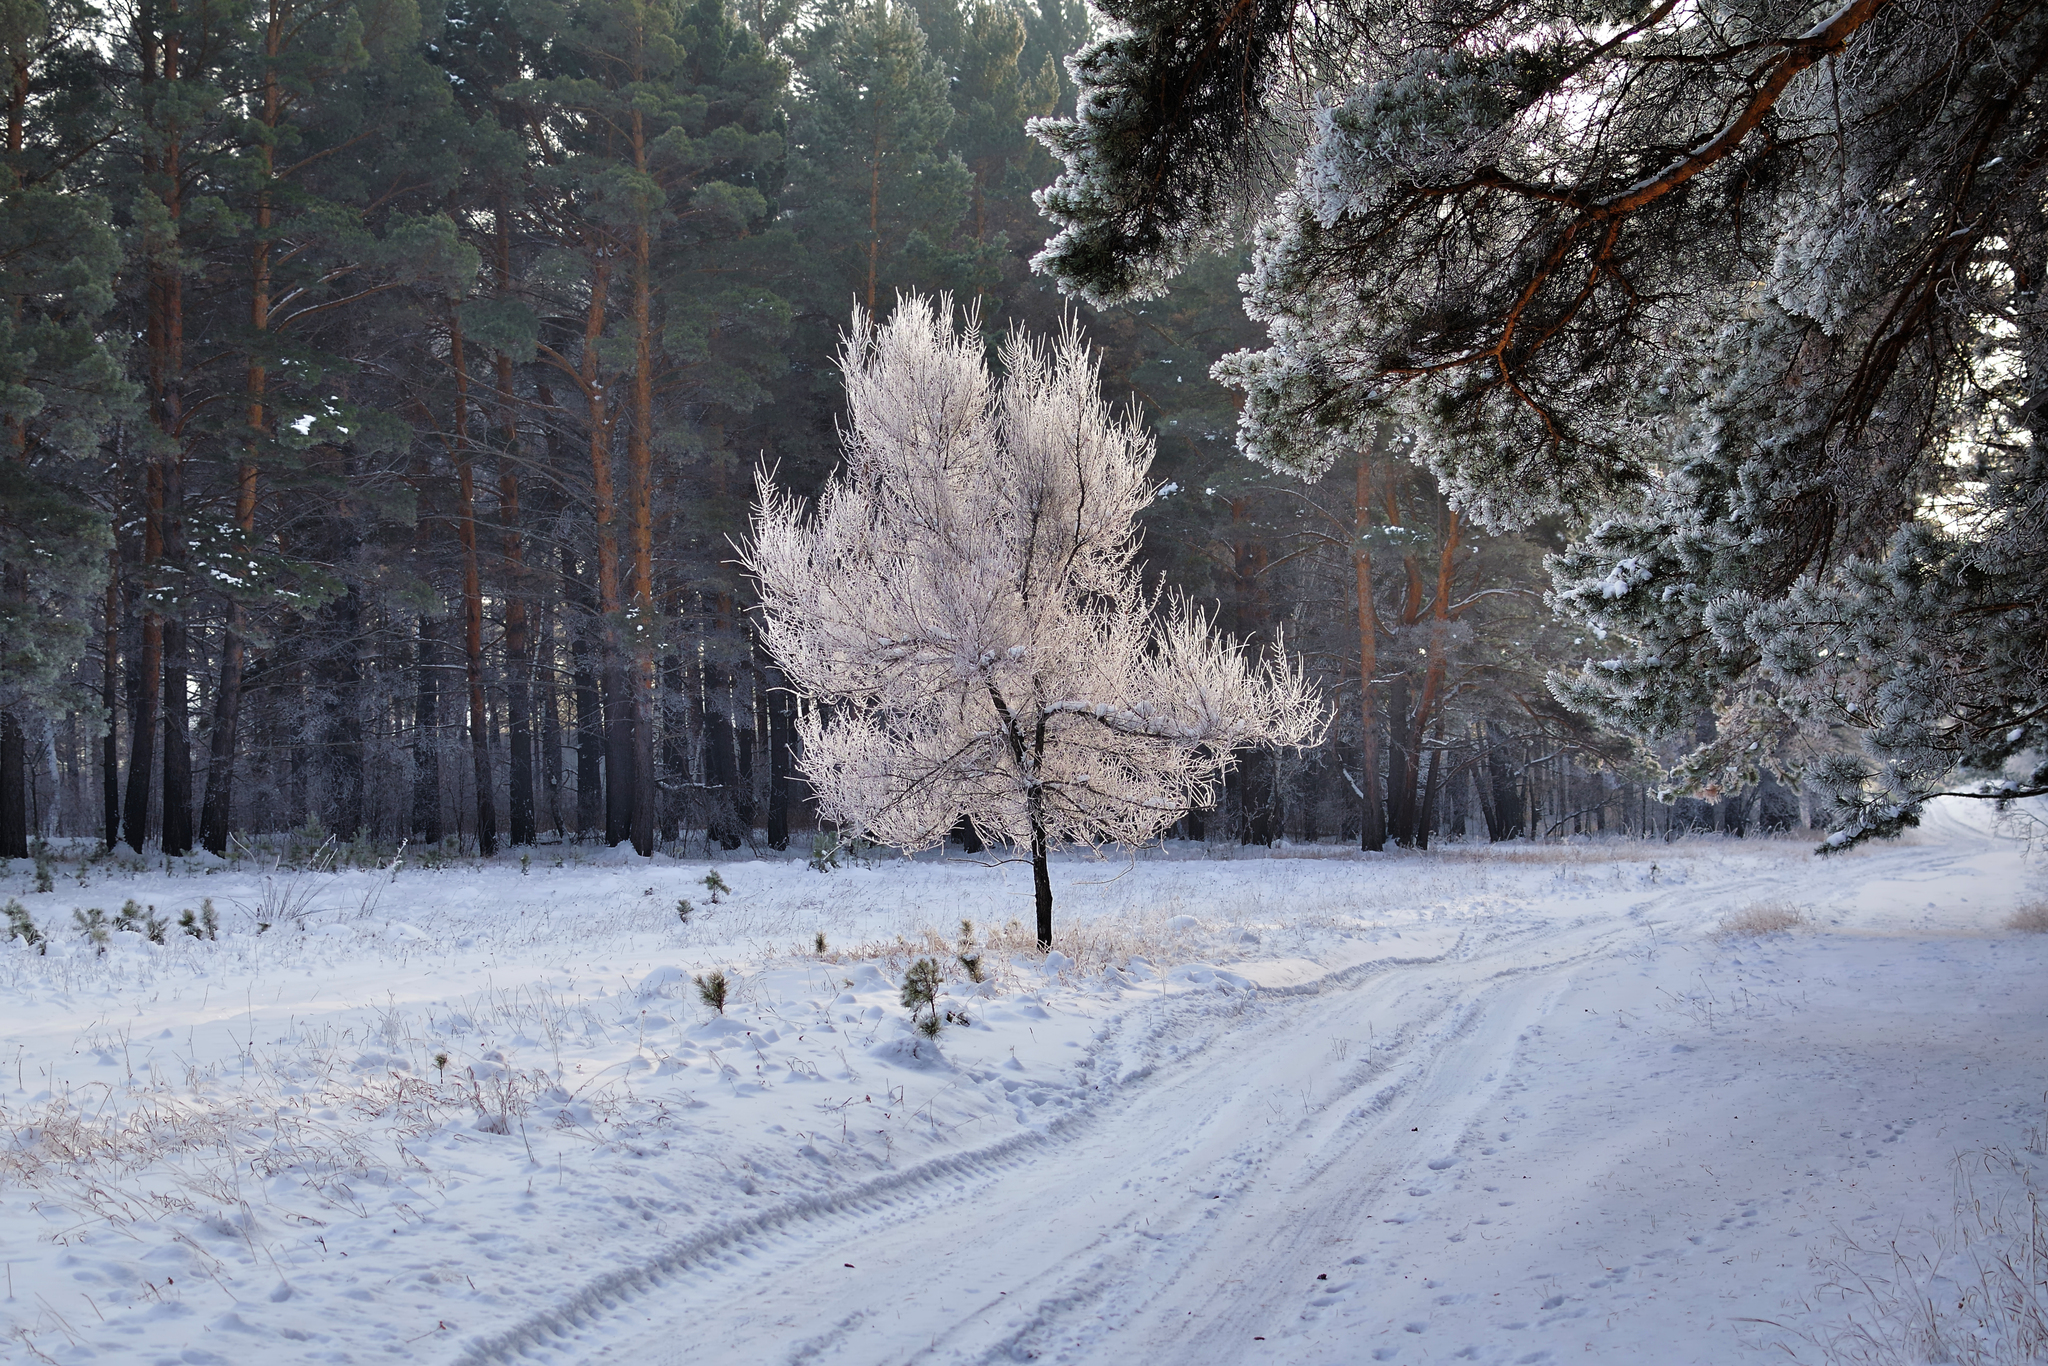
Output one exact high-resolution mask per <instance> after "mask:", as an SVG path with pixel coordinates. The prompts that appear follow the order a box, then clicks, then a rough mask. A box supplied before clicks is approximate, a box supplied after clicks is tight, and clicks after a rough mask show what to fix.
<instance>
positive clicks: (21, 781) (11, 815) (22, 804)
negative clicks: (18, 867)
mask: <svg viewBox="0 0 2048 1366" xmlns="http://www.w3.org/2000/svg"><path fill="white" fill-rule="evenodd" d="M27 857H28V737H27V736H25V735H24V734H23V733H22V728H21V722H20V721H18V720H16V719H15V716H14V713H13V712H11V711H0V858H27Z"/></svg>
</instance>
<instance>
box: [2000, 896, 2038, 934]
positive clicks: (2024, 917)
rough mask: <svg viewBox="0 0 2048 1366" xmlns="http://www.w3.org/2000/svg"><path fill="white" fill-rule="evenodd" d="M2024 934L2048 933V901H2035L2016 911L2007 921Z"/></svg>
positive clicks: (2009, 927)
mask: <svg viewBox="0 0 2048 1366" xmlns="http://www.w3.org/2000/svg"><path fill="white" fill-rule="evenodd" d="M2005 927H2006V928H2007V929H2008V930H2018V931H2020V932H2021V933H2022V934H2048V901H2035V902H2032V903H2030V904H2028V905H2025V906H2022V907H2020V908H2019V909H2018V910H2016V911H2014V912H2013V913H2012V914H2011V915H2010V916H2009V917H2007V919H2006V922H2005Z"/></svg>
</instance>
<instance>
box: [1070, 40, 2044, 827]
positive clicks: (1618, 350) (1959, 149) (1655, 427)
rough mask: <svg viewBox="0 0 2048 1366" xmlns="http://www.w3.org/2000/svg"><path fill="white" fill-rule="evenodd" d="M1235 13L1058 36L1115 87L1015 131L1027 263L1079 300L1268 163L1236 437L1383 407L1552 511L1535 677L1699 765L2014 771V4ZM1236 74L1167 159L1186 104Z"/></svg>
mask: <svg viewBox="0 0 2048 1366" xmlns="http://www.w3.org/2000/svg"><path fill="white" fill-rule="evenodd" d="M1118 2H1119V3H1120V4H1127V5H1131V6H1134V8H1133V9H1132V14H1131V17H1129V18H1127V20H1126V22H1129V23H1134V24H1142V23H1144V22H1146V21H1147V20H1148V18H1149V17H1150V15H1151V11H1150V10H1149V9H1147V8H1145V7H1144V6H1143V5H1141V4H1138V0H1118ZM1269 10H1270V7H1267V6H1264V5H1255V6H1252V7H1249V8H1245V7H1238V8H1233V9H1230V10H1228V11H1227V12H1226V13H1219V14H1217V15H1215V16H1214V17H1213V22H1214V23H1215V24H1216V25H1217V26H1219V27H1218V31H1219V32H1221V31H1224V30H1227V29H1229V28H1230V27H1231V26H1232V25H1239V26H1241V27H1243V28H1244V31H1245V34H1246V43H1245V44H1243V45H1242V46H1243V47H1244V50H1245V51H1247V52H1252V51H1254V46H1253V45H1251V44H1250V41H1249V40H1250V39H1251V38H1253V37H1256V38H1258V39H1259V45H1257V46H1256V52H1257V54H1259V56H1258V61H1257V62H1256V63H1254V64H1251V65H1248V66H1246V67H1245V68H1244V69H1239V70H1233V71H1230V72H1227V73H1222V74H1212V67H1213V65H1214V64H1213V63H1210V62H1208V60H1207V59H1206V58H1205V57H1203V56H1202V55H1201V49H1200V48H1198V47H1189V46H1187V45H1185V44H1183V45H1182V46H1181V47H1172V46H1170V45H1163V44H1165V40H1166V39H1167V38H1169V37H1171V36H1172V35H1173V34H1175V33H1178V32H1180V28H1179V27H1176V26H1175V25H1174V24H1172V23H1170V22H1168V21H1165V20H1160V21H1159V22H1158V23H1157V25H1156V26H1155V28H1154V29H1152V30H1149V31H1143V32H1136V31H1134V32H1132V33H1130V34H1127V35H1124V36H1123V37H1122V38H1121V39H1120V46H1118V47H1116V48H1115V49H1114V50H1113V51H1112V50H1109V49H1104V51H1103V52H1102V53H1099V54H1097V57H1098V60H1097V61H1096V62H1095V63H1094V64H1093V65H1092V66H1091V67H1090V68H1089V69H1088V70H1087V71H1085V72H1083V73H1081V74H1082V75H1083V76H1084V77H1085V79H1084V80H1083V89H1082V98H1083V101H1084V107H1086V108H1089V109H1113V110H1116V111H1117V112H1118V118H1117V119H1116V120H1115V121H1114V122H1109V121H1105V120H1102V119H1098V120H1096V121H1095V122H1093V123H1091V122H1089V121H1086V120H1077V121H1074V122H1071V123H1068V124H1064V125H1060V126H1058V127H1056V128H1049V129H1048V131H1047V133H1046V135H1045V136H1046V141H1047V142H1048V144H1049V145H1051V146H1052V147H1053V148H1054V150H1055V151H1057V152H1059V153H1060V155H1061V156H1062V157H1063V159H1064V161H1065V163H1066V169H1065V171H1064V173H1063V175H1062V177H1061V181H1060V184H1059V185H1058V186H1056V187H1055V190H1054V191H1053V192H1048V195H1047V196H1046V198H1045V200H1044V203H1045V205H1046V207H1047V209H1048V211H1049V212H1051V213H1053V215H1054V216H1055V217H1056V218H1057V219H1059V220H1060V222H1061V225H1062V227H1061V236H1060V237H1059V238H1058V239H1057V243H1058V244H1059V246H1060V250H1059V251H1058V252H1056V253H1055V252H1049V253H1048V254H1047V256H1046V257H1044V258H1042V261H1041V265H1042V267H1043V268H1045V269H1048V270H1049V271H1051V272H1052V273H1053V274H1055V275H1056V276H1057V277H1058V278H1059V279H1060V281H1061V283H1062V285H1063V286H1065V287H1067V288H1070V289H1074V290H1077V291H1080V292H1083V293H1086V294H1088V295H1089V296H1090V297H1094V298H1098V299H1109V298H1115V297H1118V294H1119V289H1120V288H1121V287H1122V286H1124V285H1126V284H1128V283H1129V282H1134V281H1136V282H1145V281H1150V280H1152V278H1153V276H1154V275H1156V274H1157V273H1158V271H1159V270H1164V269H1170V268H1172V267H1173V266H1174V265H1175V264H1176V259H1177V258H1176V257H1175V256H1174V251H1175V250H1176V248H1175V247H1174V244H1176V243H1181V242H1185V241H1189V240H1194V234H1195V232H1196V229H1197V228H1198V227H1199V226H1200V225H1199V224H1193V225H1191V224H1187V223H1180V224H1178V225H1172V224H1170V223H1169V222H1167V221H1166V220H1171V219H1174V218H1176V217H1186V216H1187V215H1189V214H1191V213H1192V214H1196V215H1199V214H1201V213H1203V212H1209V213H1211V215H1212V219H1213V214H1214V212H1215V210H1214V209H1211V208H1210V207H1209V206H1218V205H1227V204H1230V203H1233V202H1235V201H1233V199H1232V196H1231V194H1230V193H1229V192H1228V190H1227V187H1226V188H1219V187H1217V186H1214V185H1212V184H1210V183H1209V182H1210V181H1211V180H1212V179H1214V178H1215V177H1216V176H1228V175H1231V174H1239V175H1240V181H1239V185H1238V187H1237V188H1238V192H1239V193H1249V192H1252V191H1255V190H1256V189H1257V188H1258V187H1257V186H1255V185H1252V184H1250V183H1249V182H1247V181H1244V180H1243V179H1242V175H1241V173H1240V172H1238V171H1236V170H1234V169H1233V168H1242V167H1247V166H1257V165H1260V164H1262V163H1261V156H1262V153H1263V155H1264V156H1265V157H1266V159H1268V160H1270V159H1272V158H1273V157H1275V156H1277V155H1278V154H1280V153H1282V152H1285V153H1287V154H1289V155H1292V156H1293V174H1292V176H1291V177H1290V178H1288V179H1287V181H1286V183H1284V184H1281V185H1279V186H1278V187H1277V188H1276V189H1274V190H1272V191H1271V192H1270V193H1269V194H1268V196H1267V198H1266V205H1267V208H1266V212H1265V215H1264V218H1263V221H1262V222H1261V224H1260V226H1259V227H1258V229H1257V232H1256V235H1255V238H1254V243H1253V246H1254V253H1253V264H1252V268H1251V270H1250V271H1249V273H1248V274H1247V275H1246V276H1245V277H1244V281H1243V284H1244V289H1245V293H1246V301H1247V305H1248V307H1249V308H1250V310H1251V312H1252V313H1253V314H1254V316H1256V317H1257V318H1259V319H1260V320H1261V321H1262V322H1263V323H1264V324H1265V326H1266V328H1267V330H1268V334H1269V344H1268V345H1267V346H1266V347H1265V348H1264V349H1261V350H1258V351H1255V352H1244V353H1240V354H1238V355H1234V356H1231V357H1228V358H1226V359H1225V360H1224V361H1223V362H1222V363H1221V365H1220V366H1219V367H1218V370H1217V373H1218V375H1219V376H1220V377H1221V378H1224V379H1226V380H1228V381H1230V382H1233V383H1235V384H1237V385H1239V386H1240V387H1242V388H1243V389H1244V390H1245V396H1246V397H1245V407H1244V410H1243V417H1242V425H1241V429H1240V436H1241V443H1242V446H1243V449H1244V451H1245V453H1246V454H1247V455H1249V456H1251V457H1252V458H1253V459H1256V460H1259V461H1261V462H1263V463H1266V464H1269V465H1272V466H1274V467H1276V468H1280V469H1283V470H1288V471H1292V472H1296V473H1300V474H1304V475H1308V476H1310V477H1314V476H1316V475H1317V474H1319V473H1320V472H1321V471H1323V470H1325V469H1327V468H1329V466H1330V465H1331V464H1332V463H1333V462H1334V461H1336V460H1338V459H1340V458H1342V457H1344V456H1347V455H1348V454H1350V453H1351V452H1354V451H1356V450H1357V449H1359V448H1361V447H1362V446H1364V445H1365V444H1367V443H1368V442H1369V441H1370V440H1371V439H1372V436H1373V433H1374V432H1375V431H1378V430H1381V429H1382V428H1383V427H1384V426H1385V425H1386V424H1390V423H1391V424H1393V425H1395V426H1398V427H1400V428H1403V429H1405V430H1407V431H1408V432H1409V433H1411V434H1412V435H1413V436H1414V438H1415V442H1416V446H1415V449H1416V450H1417V451H1418V452H1419V454H1420V456H1421V458H1423V459H1424V460H1426V461H1427V462H1428V464H1429V465H1430V467H1431V468H1432V469H1433V470H1434V471H1435V472H1436V473H1437V474H1438V476H1439V477H1440V478H1441V479H1442V480H1443V482H1444V485H1445V487H1446V489H1447V491H1448V492H1449V493H1450V495H1451V496H1452V498H1453V500H1454V501H1455V502H1457V503H1458V504H1459V505H1460V506H1462V507H1463V508H1464V509H1466V510H1467V511H1468V512H1470V513H1472V514H1474V515H1476V516H1477V517H1479V518H1480V519H1481V520H1483V521H1487V522H1489V523H1492V524H1495V525H1501V524H1510V525H1512V524H1526V523H1528V522H1529V521H1531V520H1533V519H1536V518H1539V517H1544V516H1562V518H1563V521H1564V525H1566V526H1568V527H1570V528H1572V530H1573V532H1574V539H1573V544H1572V545H1571V547H1570V548H1569V549H1568V550H1567V551H1566V553H1564V554H1563V555H1561V556H1560V557H1558V559H1557V560H1556V561H1555V562H1554V566H1553V568H1554V574H1555V585H1556V594H1555V601H1556V603H1557V604H1558V605H1559V606H1560V607H1562V608H1563V609H1564V610H1566V611H1567V612H1569V613H1572V614H1574V615H1576V616H1577V617H1579V618H1581V619H1583V620H1584V622H1585V623H1586V624H1587V626H1588V627H1589V628H1590V629H1591V633H1592V635H1593V636H1594V637H1595V638H1596V639H1598V640H1599V641H1601V642H1602V644H1603V645H1604V649H1603V650H1602V653H1603V654H1604V655H1605V656H1606V657H1605V658H1594V659H1590V660H1588V661H1587V662H1586V664H1585V665H1584V667H1583V668H1581V669H1579V670H1576V671H1574V672H1573V673H1572V674H1570V675H1569V676H1567V677H1561V678H1559V679H1557V680H1555V682H1554V687H1555V689H1556V691H1557V692H1558V693H1559V695H1560V696H1561V697H1563V698H1565V699H1566V700H1567V701H1569V702H1571V703H1572V704H1573V705H1574V706H1577V707H1579V708H1582V709H1584V710H1585V711H1587V712H1589V713H1592V714H1593V715H1595V716H1596V717H1598V718H1600V719H1602V720H1604V721H1606V722H1608V723H1609V724H1612V725H1616V726H1620V727H1623V728H1626V729H1629V730H1634V731H1637V732H1639V733H1644V734H1654V735H1672V734H1693V733H1696V732H1697V729H1698V727H1699V723H1700V720H1701V717H1702V716H1703V715H1704V714H1705V713H1706V712H1708V711H1710V710H1711V711H1713V712H1715V713H1717V714H1718V715H1719V717H1720V720H1721V723H1722V724H1721V726H1720V733H1719V734H1718V735H1717V736H1716V737H1715V738H1714V739H1713V740H1712V741H1711V742H1709V743H1708V744H1707V745H1706V746H1705V747H1703V748H1702V749H1700V750H1699V751H1697V752H1696V753H1694V754H1692V755H1690V756H1688V758H1687V759H1686V760H1685V761H1684V762H1683V763H1682V764H1681V765H1680V770H1681V776H1682V777H1683V778H1684V779H1686V780H1687V781H1689V782H1691V783H1693V785H1694V786H1695V787H1696V788H1697V789H1705V788H1709V787H1712V786H1715V785H1722V784H1725V783H1726V782H1728V781H1732V780H1737V779H1740V778H1743V777H1753V775H1754V773H1755V771H1756V770H1757V769H1758V768H1760V767H1772V766H1777V767H1780V768H1781V769H1782V768H1783V765H1782V764H1779V763H1777V762H1776V756H1778V755H1779V754H1780V753H1781V752H1782V751H1783V750H1785V749H1786V747H1787V746H1788V745H1790V746H1791V747H1792V748H1808V749H1810V748H1811V746H1810V745H1808V744H1806V742H1807V741H1811V740H1812V739H1814V738H1815V737H1818V736H1823V735H1828V734H1834V735H1853V736H1854V737H1855V738H1854V740H1853V741H1852V742H1851V743H1849V744H1847V745H1841V744H1837V745H1836V746H1835V749H1836V753H1835V754H1834V756H1833V757H1832V758H1831V759H1829V760H1827V761H1825V762H1821V763H1816V764H1812V765H1809V766H1807V767H1806V768H1805V770H1804V773H1803V775H1802V776H1805V777H1808V778H1817V779H1819V780H1821V781H1822V783H1823V784H1824V786H1826V787H1827V788H1828V789H1829V790H1830V792H1831V794H1832V796H1833V797H1834V799H1835V803H1836V810H1835V818H1836V824H1837V834H1838V836H1840V838H1839V839H1837V840H1836V841H1835V843H1836V845H1837V847H1840V846H1842V845H1846V844H1848V843H1853V842H1854V841H1855V840H1857V839H1859V838H1862V837H1864V836H1866V835H1870V834H1885V833H1890V832H1892V831H1895V830H1897V829H1899V828H1900V827H1901V826H1903V825H1906V824H1910V823H1912V821H1913V820H1914V819H1915V811H1916V809H1917V804H1918V802H1919V801H1920V800H1921V799H1923V798H1924V797H1925V796H1926V795H1927V794H1928V793H1931V792H1934V791H1938V790H1941V789H1942V788H1943V787H1944V786H1948V787H1953V788H1959V789H1960V790H1964V791H1970V792H1974V793H1978V794H1981V795H1987V796H1994V797H1996V796H2004V795H2020V794H2023V793H2028V792H2048V764H2044V763H2043V761H2042V760H2043V755H2044V754H2048V449H2044V444H2043V439H2044V437H2048V430H2044V423H2043V418H2044V414H2048V400H2044V398H2043V397H2042V395H2041V392H2040V383H2041V376H2042V374H2043V373H2044V372H2048V310H2044V304H2043V295H2042V285H2043V282H2044V280H2048V157H2044V156H2043V154H2042V149H2043V148H2044V147H2048V9H2044V8H2042V7H2040V6H2023V7H2021V8H2018V9H2015V8H2012V7H2011V6H2009V5H2007V4H2004V3H2002V0H1926V3H1916V4H1912V5H1907V4H1903V3H1897V2H1896V0H1827V2H1826V3H1818V4H1816V3H1811V2H1810V0H1758V3H1754V4H1746V5H1742V6H1737V7H1734V8H1730V7H1726V6H1721V7H1711V6H1710V7H1704V8H1703V7H1699V6H1685V5H1671V4H1665V3H1659V0H1644V3H1642V4H1630V5H1623V6H1621V7H1616V6H1614V5H1612V4H1610V3H1607V0H1597V2H1596V3H1586V0H1515V3H1512V4H1509V5H1506V6H1505V7H1503V6H1501V5H1497V4H1491V3H1484V4H1482V3H1479V2H1478V0H1336V2H1335V3H1332V4H1326V5H1318V6H1315V7H1313V8H1312V9H1309V8H1297V9H1292V10H1289V11H1287V12H1286V14H1285V16H1284V17H1282V16H1280V15H1276V14H1273V13H1271V12H1269ZM1182 27H1184V26H1182ZM1162 52H1164V53H1168V54H1171V53H1176V52H1185V53H1186V54H1187V55H1186V56H1185V59H1184V60H1182V61H1181V63H1180V65H1179V66H1177V67H1175V68H1174V71H1175V73H1177V79H1176V81H1164V82H1162V81H1161V80H1159V79H1158V76H1159V71H1158V69H1156V68H1157V67H1158V65H1159V63H1160V62H1161V61H1163V60H1165V59H1164V58H1160V57H1157V56H1155V55H1154V54H1157V53H1162ZM1112 58H1114V60H1110V59H1112ZM1248 61H1249V59H1248ZM1148 63H1150V65H1148ZM1335 73H1342V75H1341V76H1338V75H1336V74H1335ZM1233 98H1234V99H1235V100H1236V101H1237V105H1238V106H1240V107H1241V108H1240V110H1239V112H1237V113H1235V114H1234V115H1233V116H1232V118H1231V119H1230V120H1228V121H1227V122H1225V121H1219V120H1216V119H1213V118H1212V119H1211V121H1210V123H1209V125H1208V128H1209V131H1210V137H1209V141H1210V142H1212V143H1213V142H1215V141H1216V140H1217V138H1218V137H1221V136H1225V135H1227V136H1229V137H1231V138H1234V139H1235V140H1236V141H1235V143H1234V145H1231V146H1228V147H1216V146H1211V147H1208V148H1206V149H1204V150H1203V151H1201V152H1200V153H1199V154H1190V153H1188V152H1187V151H1186V148H1187V145H1188V142H1189V134H1190V131H1191V130H1190V128H1189V126H1188V118H1187V116H1185V115H1183V114H1182V113H1181V112H1180V111H1181V110H1182V108H1183V107H1184V106H1187V107H1193V108H1195V109H1198V110H1206V109H1214V108H1219V107H1227V106H1229V102H1230V100H1231V99H1233ZM1275 129H1280V130H1285V132H1284V137H1283V136H1282V135H1280V134H1276V133H1274V132H1272V131H1270V130H1275ZM1287 139H1292V141H1291V142H1289V141H1287ZM1140 172H1146V173H1147V174H1145V175H1141V174H1139V173H1140ZM1176 173H1178V174H1179V175H1180V177H1181V178H1180V179H1179V180H1176V179H1175V174H1176ZM1152 184H1158V185H1166V186H1171V187H1172V188H1173V190H1174V193H1173V194H1172V195H1171V196H1170V197H1162V196H1160V195H1155V194H1151V193H1150V192H1148V191H1146V190H1145V189H1144V188H1143V187H1144V186H1146V185H1152ZM1126 185H1128V186H1133V187H1136V188H1131V189H1127V190H1120V189H1118V188H1117V187H1119V186H1126ZM1089 187H1094V190H1093V192H1092V193H1084V191H1087V190H1088V189H1089ZM1107 209H1115V210H1116V212H1115V213H1110V212H1107ZM1155 220H1157V221H1155ZM1148 271H1149V272H1151V273H1149V274H1148ZM1795 737H1803V738H1802V739H1800V743H1799V744H1793V740H1794V739H1795Z"/></svg>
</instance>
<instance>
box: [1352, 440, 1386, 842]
mask: <svg viewBox="0 0 2048 1366" xmlns="http://www.w3.org/2000/svg"><path fill="white" fill-rule="evenodd" d="M1371 526H1372V462H1371V460H1370V459H1369V458H1368V457H1367V456H1366V455H1363V454H1361V455H1360V456H1359V457H1358V489H1357V495H1356V498H1355V500H1354V502H1353V504H1352V531H1353V533H1354V537H1355V539H1354V540H1353V542H1352V551H1351V564H1352V574H1353V578H1354V580H1355V583H1354V589H1355V591H1356V593H1357V595H1358V603H1357V605H1358V725H1359V746H1358V767H1359V775H1358V786H1359V789H1360V791H1359V801H1360V805H1361V806H1362V808H1363V810H1362V812H1361V815H1360V819H1359V823H1358V847H1359V848H1361V849H1371V850H1380V849H1385V848H1386V847H1387V808H1386V805H1385V803H1384V800H1383V798H1382V795H1381V786H1380V722H1379V715H1378V709H1377V707H1376V705H1375V704H1376V702H1377V701H1378V698H1377V694H1376V692H1375V689H1374V685H1373V674H1374V673H1375V672H1376V671H1377V670H1378V668H1379V615H1378V613H1377V612H1376V611H1375V610H1374V608H1373V601H1372V554H1371V552H1370V551H1369V550H1367V549H1366V543H1365V534H1366V532H1367V531H1368V530H1370V529H1371Z"/></svg>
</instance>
